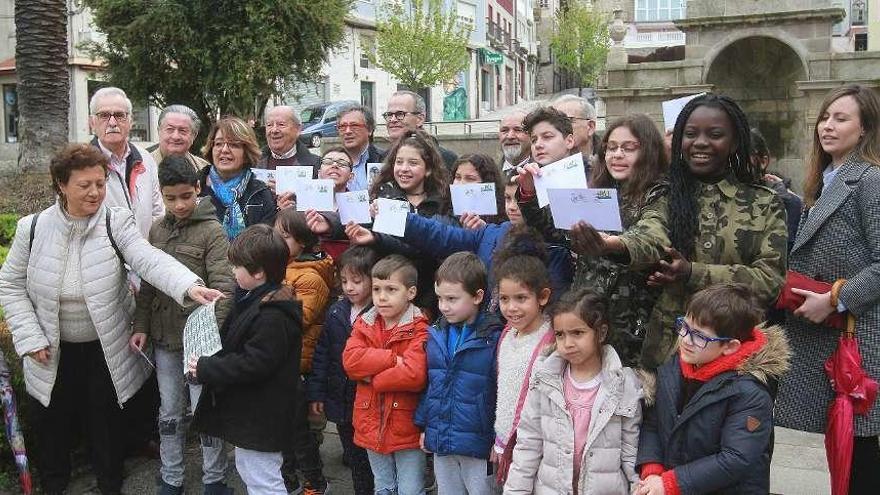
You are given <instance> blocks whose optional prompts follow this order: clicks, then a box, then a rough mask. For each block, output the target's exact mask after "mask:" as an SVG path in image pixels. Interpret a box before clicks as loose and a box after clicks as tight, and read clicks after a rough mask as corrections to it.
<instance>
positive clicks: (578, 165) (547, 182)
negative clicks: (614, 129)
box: [534, 153, 587, 208]
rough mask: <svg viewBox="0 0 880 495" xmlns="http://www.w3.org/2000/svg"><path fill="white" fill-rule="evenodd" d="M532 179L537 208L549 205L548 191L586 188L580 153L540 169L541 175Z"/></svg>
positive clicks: (585, 175) (585, 177)
mask: <svg viewBox="0 0 880 495" xmlns="http://www.w3.org/2000/svg"><path fill="white" fill-rule="evenodd" d="M534 179H535V192H536V194H537V195H538V206H540V207H541V208H543V207H545V206H547V204H549V203H550V198H549V197H548V196H547V190H548V189H565V188H577V189H586V188H587V173H586V171H585V170H584V160H583V158H582V155H581V154H580V153H575V154H574V155H571V156H568V157H565V158H563V159H562V160H559V161H557V162H553V163H551V164H549V165H545V166H543V167H541V175H539V176H536V177H535V178H534Z"/></svg>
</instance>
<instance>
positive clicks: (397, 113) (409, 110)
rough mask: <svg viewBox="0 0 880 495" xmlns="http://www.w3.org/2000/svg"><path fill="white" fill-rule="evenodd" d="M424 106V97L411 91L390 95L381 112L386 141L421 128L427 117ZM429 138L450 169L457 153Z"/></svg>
mask: <svg viewBox="0 0 880 495" xmlns="http://www.w3.org/2000/svg"><path fill="white" fill-rule="evenodd" d="M426 108H427V107H426V106H425V99H424V98H422V97H421V96H420V95H418V94H417V93H413V92H412V91H398V92H396V93H394V94H393V95H391V98H390V99H389V100H388V109H387V111H386V112H385V113H383V114H382V117H383V118H385V122H386V123H387V124H386V127H387V129H388V141H389V142H390V143H391V144H392V145H393V144H394V143H395V142H396V141H397V140H398V139H400V137H401V136H403V135H404V134H406V132H407V131H414V130H416V129H422V126H423V125H424V124H425V119H426V118H427V115H426V113H425V112H426ZM431 140H432V141H433V142H434V144H435V145H436V146H437V150H438V151H439V152H440V156H441V157H443V163H444V164H446V168H447V169H449V170H450V171H451V170H452V165H453V164H454V163H455V160H457V159H458V155H456V154H455V153H454V152H453V151H450V150H448V149H446V148H444V147H443V146H440V143H438V142H437V138H435V137H434V136H431Z"/></svg>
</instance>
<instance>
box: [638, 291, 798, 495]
mask: <svg viewBox="0 0 880 495" xmlns="http://www.w3.org/2000/svg"><path fill="white" fill-rule="evenodd" d="M762 315H763V311H762V309H761V308H760V307H759V306H758V304H757V303H756V301H755V298H754V296H753V294H752V293H751V291H750V290H749V288H748V287H746V286H745V285H742V284H719V285H714V286H711V287H708V288H706V289H703V290H701V291H699V292H697V293H696V294H694V296H693V298H692V299H691V301H690V303H689V304H688V307H687V314H686V315H685V316H682V317H679V318H678V319H677V320H676V330H677V331H678V335H679V345H678V353H676V355H674V356H673V357H672V358H671V359H670V360H669V361H667V362H666V363H665V364H663V365H662V366H660V368H658V369H657V376H656V390H654V388H655V384H654V383H652V382H653V381H654V380H653V379H651V378H653V377H649V376H646V377H645V378H646V380H645V383H644V393H645V404H646V406H648V408H647V409H646V411H645V416H644V421H643V423H642V428H641V433H640V436H639V450H638V455H637V457H636V466H637V468H638V469H639V470H640V474H641V481H640V482H639V486H638V488H637V489H636V491H635V493H636V495H677V494H683V493H737V494H766V493H769V490H770V453H771V447H772V440H773V436H772V433H773V396H774V395H775V392H776V382H777V380H779V378H780V377H781V376H782V375H783V374H784V373H785V371H786V370H787V369H788V358H789V350H788V343H787V342H786V340H785V336H784V334H783V333H782V330H781V329H779V327H770V328H758V327H757V326H756V325H757V324H758V323H759V322H760V321H761V320H762Z"/></svg>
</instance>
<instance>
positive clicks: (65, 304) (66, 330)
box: [58, 216, 98, 342]
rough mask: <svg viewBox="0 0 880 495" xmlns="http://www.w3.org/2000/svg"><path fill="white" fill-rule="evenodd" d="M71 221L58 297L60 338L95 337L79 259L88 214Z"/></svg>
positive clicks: (94, 338)
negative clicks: (85, 216) (84, 292)
mask: <svg viewBox="0 0 880 495" xmlns="http://www.w3.org/2000/svg"><path fill="white" fill-rule="evenodd" d="M67 219H68V220H69V221H70V224H71V229H70V237H68V240H67V258H66V260H65V264H64V275H63V276H62V278H61V282H62V283H61V296H60V297H59V300H58V302H59V311H58V319H59V328H60V330H61V341H62V342H91V341H93V340H98V331H97V330H96V329H95V324H94V323H92V317H91V315H89V308H88V307H87V306H86V297H85V295H84V294H83V284H82V268H81V263H80V260H81V259H82V246H83V234H84V233H85V231H86V227H87V226H88V224H89V219H88V218H82V219H76V218H72V217H69V216H68V217H67Z"/></svg>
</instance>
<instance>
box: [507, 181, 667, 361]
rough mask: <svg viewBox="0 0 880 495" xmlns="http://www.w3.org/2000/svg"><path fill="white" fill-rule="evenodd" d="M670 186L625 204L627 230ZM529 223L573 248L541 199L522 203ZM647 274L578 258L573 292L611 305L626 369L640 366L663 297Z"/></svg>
mask: <svg viewBox="0 0 880 495" xmlns="http://www.w3.org/2000/svg"><path fill="white" fill-rule="evenodd" d="M666 190H667V186H666V185H665V184H660V185H657V186H655V187H653V188H652V189H651V190H649V191H648V193H647V194H646V195H645V198H644V200H643V201H641V202H635V201H626V200H625V199H624V200H622V201H621V204H620V215H621V221H622V223H623V228H624V229H628V228H629V227H630V226H632V225H634V224H635V223H636V222H637V221H638V220H639V218H641V216H642V214H643V213H644V212H645V211H646V210H647V209H648V208H649V207H650V206H651V205H653V203H655V202H657V201H658V200H659V198H660V197H661V196H663V195H664V194H665V193H666ZM520 210H521V211H522V214H523V218H524V219H525V221H526V223H527V224H528V225H530V226H531V227H533V228H535V229H537V230H538V231H539V232H541V233H542V235H543V236H544V238H545V240H547V241H548V242H552V243H554V244H560V245H564V246H566V247H570V242H569V241H570V240H569V239H568V238H567V237H566V235H565V231H562V230H558V229H556V228H555V227H554V226H553V217H552V215H551V213H550V207H545V208H538V201H537V199H529V200H527V201H523V202H521V203H520ZM646 277H647V272H645V271H634V270H631V269H630V267H629V266H627V265H626V264H624V263H621V262H619V260H614V259H612V258H608V257H592V256H578V257H577V260H576V262H575V274H574V280H573V282H572V285H571V288H572V290H576V289H592V290H593V291H595V292H596V293H597V294H599V295H600V296H602V297H603V298H604V299H605V300H606V301H607V303H608V316H609V320H610V321H609V325H610V327H611V328H610V331H609V339H608V343H609V344H611V346H612V347H614V350H615V351H617V354H618V355H619V356H620V359H621V361H622V362H623V364H624V366H635V365H637V364H638V361H639V356H640V354H641V347H642V339H643V338H644V335H645V330H646V325H647V323H648V318H649V316H650V314H651V309H652V308H653V307H654V302H655V301H656V300H657V297H658V296H659V295H660V292H661V291H660V290H659V289H657V288H652V287H648V286H647V284H646V283H645V279H646Z"/></svg>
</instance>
